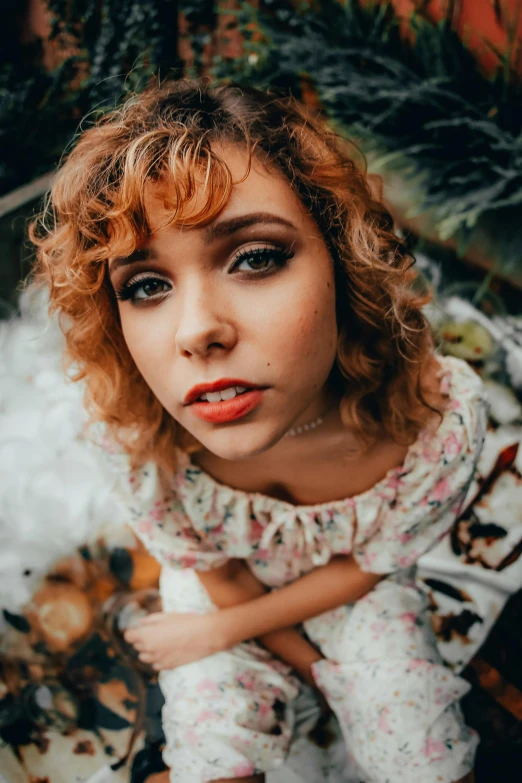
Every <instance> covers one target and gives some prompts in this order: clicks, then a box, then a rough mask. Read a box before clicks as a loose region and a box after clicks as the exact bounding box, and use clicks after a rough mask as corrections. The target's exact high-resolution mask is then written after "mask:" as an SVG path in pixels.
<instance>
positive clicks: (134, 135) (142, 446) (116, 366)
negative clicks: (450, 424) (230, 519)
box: [30, 80, 441, 468]
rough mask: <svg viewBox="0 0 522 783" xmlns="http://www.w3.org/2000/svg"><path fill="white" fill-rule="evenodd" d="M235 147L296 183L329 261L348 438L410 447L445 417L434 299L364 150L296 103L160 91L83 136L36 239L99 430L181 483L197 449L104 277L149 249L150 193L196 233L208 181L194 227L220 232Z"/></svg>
mask: <svg viewBox="0 0 522 783" xmlns="http://www.w3.org/2000/svg"><path fill="white" fill-rule="evenodd" d="M230 144H234V145H239V146H240V147H241V148H242V149H245V150H247V151H248V152H249V155H250V156H251V157H252V156H255V157H256V159H258V160H260V161H261V162H262V163H263V165H265V166H266V167H267V168H269V169H272V170H275V171H277V172H278V173H279V174H282V175H283V176H284V177H285V178H286V180H287V181H288V183H289V184H290V186H291V187H292V188H293V190H294V191H295V192H296V193H297V195H298V196H299V198H300V200H301V203H302V204H303V206H304V207H305V209H306V210H307V211H308V213H309V214H310V215H311V216H312V217H313V219H314V220H315V221H316V223H317V225H318V227H319V229H320V231H321V233H322V235H323V237H324V240H325V243H326V246H327V248H328V250H329V252H330V254H331V257H332V259H333V263H334V271H335V280H336V303H337V305H336V315H337V323H338V333H339V336H338V346H337V358H336V362H335V365H334V368H333V369H332V377H334V381H335V383H336V384H337V386H338V388H339V390H340V392H341V394H340V397H341V402H340V411H341V416H342V420H343V423H344V425H345V426H347V427H350V428H351V429H352V431H353V432H354V434H355V435H356V437H357V438H358V439H359V441H360V442H361V444H369V443H370V442H371V441H372V440H373V439H374V438H375V437H376V436H377V435H378V433H379V432H381V431H382V428H384V430H385V431H386V432H388V433H389V434H390V435H391V437H392V438H393V439H394V440H395V441H396V442H397V443H401V444H404V445H409V444H410V443H412V442H413V441H414V440H415V438H416V437H417V435H418V433H419V431H420V430H421V429H422V427H423V426H425V425H426V423H427V420H428V418H429V417H430V416H432V415H433V412H434V411H437V412H439V414H440V406H438V403H440V401H441V398H440V397H438V396H437V394H435V395H433V394H431V395H430V388H429V384H426V383H425V381H424V378H425V377H426V376H427V372H426V371H427V369H428V368H429V366H430V364H431V363H432V362H433V341H432V335H431V330H430V327H429V324H428V323H427V321H426V319H425V317H424V315H423V314H422V309H421V308H422V306H423V305H424V304H425V303H426V301H427V298H426V297H425V296H424V297H423V296H420V295H416V294H415V293H414V292H413V290H412V286H411V282H412V279H413V278H414V276H415V275H414V273H413V271H412V270H411V266H412V258H411V256H410V254H409V252H408V250H407V249H406V247H405V246H404V244H403V243H402V242H401V241H400V239H399V238H398V237H397V236H396V234H395V233H394V231H393V225H392V220H391V217H390V215H389V214H388V212H387V211H386V210H385V209H384V207H383V206H382V204H381V203H379V201H378V200H376V198H375V196H374V194H373V192H372V188H371V183H370V180H369V177H368V176H367V174H366V172H365V169H364V167H363V166H362V165H361V164H360V163H358V162H356V160H354V155H353V150H354V148H353V145H350V144H349V143H348V142H347V141H346V140H344V139H342V138H341V137H340V136H339V135H338V134H336V133H335V132H334V131H333V130H331V129H330V128H329V127H328V125H327V124H326V122H325V121H324V120H323V119H321V118H318V117H315V116H312V115H311V113H310V112H309V111H308V110H307V109H306V108H305V107H304V106H302V105H301V104H300V103H298V102H297V101H296V100H295V99H293V98H289V97H281V96H276V95H274V94H271V93H269V92H266V93H264V92H260V91H257V90H255V89H253V88H248V89H245V88H239V87H235V86H219V87H214V88H213V87H211V86H209V85H208V84H206V83H205V84H204V83H201V82H193V81H187V80H183V81H176V82H167V83H165V84H163V85H161V86H154V87H151V88H149V89H148V90H146V91H145V92H144V93H142V94H140V95H136V96H133V97H132V98H130V99H129V100H127V101H126V102H125V104H124V105H122V106H121V107H120V108H118V109H117V110H115V111H113V112H111V113H109V114H107V115H105V116H104V117H103V118H102V119H101V120H99V121H98V122H97V123H96V124H95V125H94V126H93V127H92V128H90V129H88V130H86V131H84V132H83V133H82V134H81V135H80V138H79V141H78V143H77V144H76V146H75V147H74V149H73V150H72V152H71V153H70V154H69V156H68V157H67V159H66V161H65V163H64V164H63V165H62V167H61V169H60V170H59V172H58V174H57V176H56V178H55V180H54V184H53V186H52V190H51V194H50V198H49V200H48V203H47V206H46V208H45V209H44V211H43V213H42V214H41V215H40V217H39V218H38V219H37V220H36V221H35V222H34V223H33V225H32V226H31V230H30V235H31V239H32V241H33V242H34V243H35V244H36V246H37V261H36V264H35V268H34V279H35V280H36V282H37V283H43V284H45V285H47V286H48V287H49V290H50V310H51V312H54V311H58V313H59V316H60V322H61V324H62V329H63V331H64V334H65V338H66V352H67V358H68V360H69V362H70V363H72V364H74V367H75V370H76V374H75V375H74V379H75V380H81V379H85V383H86V404H87V407H88V410H89V412H90V414H91V418H92V420H93V421H95V420H98V421H103V422H105V424H106V426H107V428H108V430H109V432H110V433H111V435H112V436H113V437H114V438H115V439H116V440H117V441H118V442H119V443H120V445H122V446H123V448H124V449H125V451H127V453H128V454H129V456H130V458H131V462H132V463H133V464H134V465H138V464H141V463H143V462H144V461H147V460H150V459H152V460H155V461H157V462H158V463H162V464H163V465H165V466H169V467H171V468H172V467H175V465H176V448H182V449H185V450H186V451H188V452H190V451H193V450H195V449H197V448H198V444H197V441H195V440H194V439H193V438H192V437H191V436H190V435H189V433H187V432H186V431H185V430H184V429H183V428H182V427H181V425H180V424H178V423H177V422H176V421H175V420H174V419H173V418H172V417H171V416H170V415H169V414H168V413H167V411H166V410H165V409H164V408H163V406H162V405H161V403H160V402H159V400H157V399H156V397H155V396H154V395H153V393H152V391H151V390H150V388H149V387H148V386H147V384H146V383H145V381H144V379H143V378H142V376H141V374H140V373H139V371H138V369H137V367H136V365H135V364H134V361H133V359H132V357H131V355H130V353H129V351H128V349H127V346H126V344H125V340H124V337H123V334H122V330H121V326H120V321H119V314H118V307H117V302H116V299H115V296H114V292H113V290H112V288H111V286H110V284H109V281H108V275H107V266H108V261H109V259H110V258H112V257H115V256H120V255H128V254H129V253H130V252H132V251H133V250H134V249H136V248H137V247H139V245H140V243H142V242H143V241H144V240H145V239H146V238H147V237H148V236H149V235H150V228H149V224H148V218H147V213H146V208H145V190H146V187H147V186H148V185H149V184H151V183H158V182H162V183H165V182H168V185H169V206H171V208H172V214H171V220H172V222H173V223H175V222H176V221H179V220H181V219H183V222H184V225H187V220H186V219H185V217H184V215H183V208H184V205H185V206H186V205H187V203H188V202H190V200H191V199H192V198H193V197H194V194H195V191H196V188H197V187H201V182H202V176H201V175H202V174H203V178H204V180H203V181H204V188H205V199H204V204H203V206H202V207H201V209H200V210H199V212H198V213H197V214H191V216H190V221H189V224H190V225H193V226H198V225H201V224H203V223H207V222H209V221H211V220H213V219H214V218H215V217H217V215H218V214H219V213H220V211H221V210H222V209H223V208H224V207H225V205H226V204H227V201H228V199H229V197H230V194H231V191H232V187H233V181H232V176H231V173H230V171H229V170H228V167H227V166H226V164H225V162H224V161H223V160H222V158H221V157H220V156H219V154H218V152H217V151H216V147H217V146H219V145H230ZM428 399H429V400H430V401H428ZM434 406H438V407H434Z"/></svg>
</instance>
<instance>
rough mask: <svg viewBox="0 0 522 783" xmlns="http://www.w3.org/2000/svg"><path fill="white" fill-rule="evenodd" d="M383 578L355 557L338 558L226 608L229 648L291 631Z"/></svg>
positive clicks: (351, 598) (364, 591)
mask: <svg viewBox="0 0 522 783" xmlns="http://www.w3.org/2000/svg"><path fill="white" fill-rule="evenodd" d="M382 578H383V577H382V576H380V575H377V574H367V573H365V572H364V571H361V569H360V568H359V566H358V565H357V563H356V561H355V560H354V559H353V558H352V557H351V556H345V555H337V556H335V557H333V558H332V559H331V560H330V562H329V563H327V565H325V566H321V567H319V568H316V569H315V570H314V571H311V572H310V573H308V574H306V575H305V576H303V577H301V578H300V579H297V580H296V581H295V582H292V583H291V584H289V585H286V586H285V587H281V588H280V589H279V590H275V591H273V592H271V593H265V594H263V595H259V594H258V595H257V596H256V597H253V598H252V599H251V600H249V601H247V602H246V603H241V604H238V605H237V606H229V608H225V609H223V612H222V618H221V620H222V623H223V628H224V633H225V635H226V637H227V642H228V644H227V646H229V647H233V646H234V645H236V644H239V643H240V642H243V641H245V640H246V639H252V638H254V637H264V636H265V635H267V634H272V633H273V632H275V631H279V630H281V629H283V628H289V627H293V626H295V625H297V624H298V623H301V622H303V621H305V620H308V619H310V618H312V617H316V616H317V615H320V614H323V613H324V612H327V611H329V610H331V609H335V608H337V607H338V606H342V605H343V604H348V603H353V602H354V601H357V600H358V599H359V598H361V597H362V596H363V595H365V594H366V593H368V592H369V591H370V590H371V589H372V588H373V587H374V586H375V585H376V584H377V583H378V582H379V581H380V580H381V579H382Z"/></svg>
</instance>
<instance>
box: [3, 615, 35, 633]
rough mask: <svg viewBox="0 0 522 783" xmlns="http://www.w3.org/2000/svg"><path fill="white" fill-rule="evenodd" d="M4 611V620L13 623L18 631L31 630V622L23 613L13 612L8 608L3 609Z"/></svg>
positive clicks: (27, 631)
mask: <svg viewBox="0 0 522 783" xmlns="http://www.w3.org/2000/svg"><path fill="white" fill-rule="evenodd" d="M2 612H3V615H4V620H5V621H6V622H7V623H9V625H11V626H12V627H13V628H15V629H16V630H17V631H20V633H29V631H30V630H31V623H30V622H29V620H27V618H26V617H24V616H23V615H21V614H12V613H11V612H9V611H8V610H7V609H3V610H2Z"/></svg>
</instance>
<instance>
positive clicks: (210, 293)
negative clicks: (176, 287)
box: [176, 281, 237, 358]
mask: <svg viewBox="0 0 522 783" xmlns="http://www.w3.org/2000/svg"><path fill="white" fill-rule="evenodd" d="M180 299H181V301H180ZM178 302H179V306H180V308H181V309H180V317H179V321H178V325H177V331H176V345H177V348H178V351H179V353H180V355H181V356H184V357H186V358H189V357H191V356H200V357H206V356H208V355H209V354H210V353H212V352H214V351H220V350H221V351H230V350H231V349H232V348H233V347H234V345H235V344H236V342H237V332H236V328H235V326H234V324H233V322H232V320H231V308H230V303H227V302H226V301H224V297H223V296H222V295H221V294H220V291H219V286H218V285H216V284H215V282H214V283H213V282H212V281H207V283H202V282H195V283H193V284H192V285H190V286H185V287H184V291H183V292H179V293H178Z"/></svg>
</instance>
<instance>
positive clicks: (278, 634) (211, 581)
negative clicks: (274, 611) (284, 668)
mask: <svg viewBox="0 0 522 783" xmlns="http://www.w3.org/2000/svg"><path fill="white" fill-rule="evenodd" d="M198 578H199V580H200V582H201V584H202V585H203V587H204V588H205V590H206V591H207V593H208V595H209V597H210V599H211V601H212V603H214V604H215V605H216V606H217V607H218V608H220V609H228V608H230V607H234V606H237V605H238V604H245V603H248V604H250V602H251V601H252V599H255V598H259V597H261V596H263V595H265V593H266V588H265V587H264V586H263V585H262V584H261V582H259V580H258V579H256V577H255V576H254V575H253V573H252V572H251V571H250V570H249V569H248V568H247V567H246V566H245V565H244V564H243V562H242V561H240V560H229V561H228V562H227V563H226V564H225V565H224V566H223V567H221V568H216V569H214V570H212V571H200V572H198ZM259 641H260V642H261V643H262V644H263V645H264V646H265V647H266V648H267V649H268V650H270V651H271V652H273V653H274V655H276V656H277V657H278V658H280V659H281V660H283V661H285V663H288V664H289V665H290V666H291V667H292V668H293V669H295V670H296V671H297V672H299V673H300V674H301V676H302V677H303V678H304V679H305V680H306V681H307V682H308V683H309V684H310V685H315V683H314V681H313V678H312V674H311V671H310V667H311V665H312V664H313V663H315V662H316V661H319V660H320V659H321V658H322V655H321V654H320V653H319V652H317V650H316V649H315V648H314V647H312V645H311V644H310V643H309V642H307V641H306V639H303V637H302V636H301V634H300V633H299V632H298V631H297V630H296V629H295V628H283V629H280V630H277V631H273V632H270V633H266V634H263V635H262V636H261V637H260V638H259Z"/></svg>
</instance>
